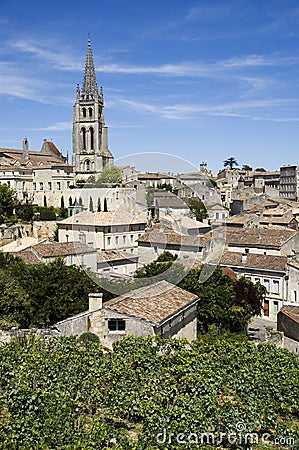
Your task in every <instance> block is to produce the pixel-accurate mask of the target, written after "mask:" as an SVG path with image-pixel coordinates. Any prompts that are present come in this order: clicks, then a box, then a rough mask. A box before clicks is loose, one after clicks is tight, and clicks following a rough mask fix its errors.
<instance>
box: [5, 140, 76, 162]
mask: <svg viewBox="0 0 299 450" xmlns="http://www.w3.org/2000/svg"><path fill="white" fill-rule="evenodd" d="M53 145H54V144H53ZM16 163H18V164H19V165H17V164H16ZM0 164H1V166H8V167H20V165H25V166H27V167H28V166H30V167H31V168H34V167H36V168H38V167H43V166H47V167H52V166H53V165H56V166H57V165H59V166H69V165H68V164H66V163H65V161H64V159H62V158H61V157H60V156H58V155H56V154H54V153H52V154H49V153H41V152H33V151H29V152H28V160H25V159H24V158H23V151H22V150H13V149H7V148H0Z"/></svg>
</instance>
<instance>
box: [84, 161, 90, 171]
mask: <svg viewBox="0 0 299 450" xmlns="http://www.w3.org/2000/svg"><path fill="white" fill-rule="evenodd" d="M85 169H86V172H89V171H90V161H89V159H87V160H86V161H85Z"/></svg>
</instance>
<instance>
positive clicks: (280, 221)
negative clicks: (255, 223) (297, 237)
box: [260, 215, 297, 225]
mask: <svg viewBox="0 0 299 450" xmlns="http://www.w3.org/2000/svg"><path fill="white" fill-rule="evenodd" d="M293 221H295V222H297V220H296V219H295V218H294V216H286V215H285V216H282V217H280V216H275V217H271V216H266V217H265V216H261V218H260V223H272V224H276V225H289V224H290V223H291V222H293Z"/></svg>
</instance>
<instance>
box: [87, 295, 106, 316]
mask: <svg viewBox="0 0 299 450" xmlns="http://www.w3.org/2000/svg"><path fill="white" fill-rule="evenodd" d="M88 302H89V308H88V311H89V312H93V311H96V310H97V309H102V306H103V294H102V292H95V293H91V294H88Z"/></svg>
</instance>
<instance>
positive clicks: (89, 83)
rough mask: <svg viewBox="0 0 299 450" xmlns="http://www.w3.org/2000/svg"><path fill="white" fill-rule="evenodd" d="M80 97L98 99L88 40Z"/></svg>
mask: <svg viewBox="0 0 299 450" xmlns="http://www.w3.org/2000/svg"><path fill="white" fill-rule="evenodd" d="M82 95H83V96H84V97H85V96H86V95H91V96H92V97H93V98H95V97H98V95H99V92H98V84H97V79H96V72H95V68H94V62H93V56H92V51H91V44H90V39H89V38H88V46H87V56H86V63H85V72H84V80H83V86H82Z"/></svg>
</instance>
